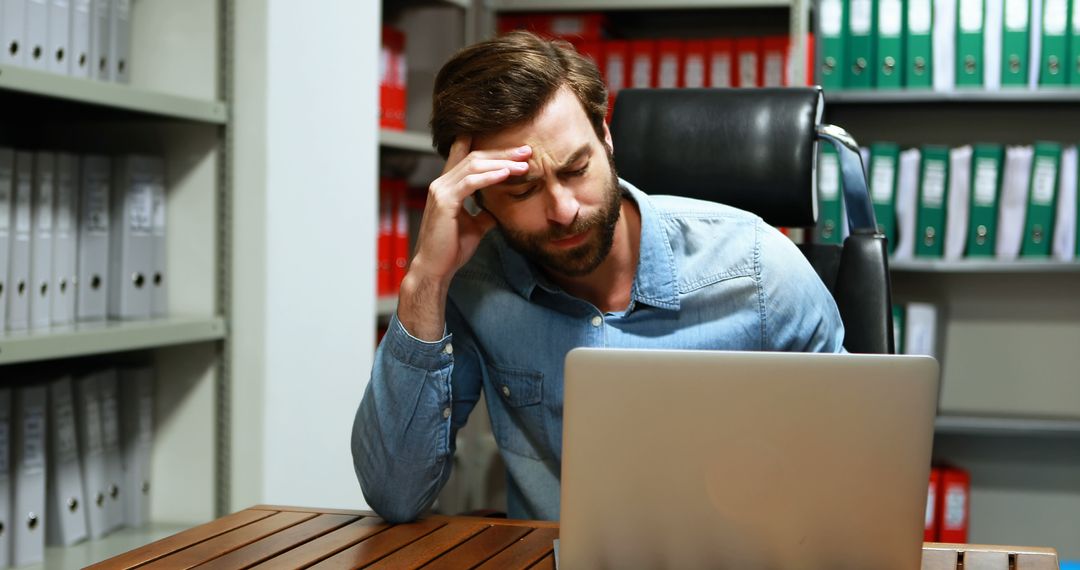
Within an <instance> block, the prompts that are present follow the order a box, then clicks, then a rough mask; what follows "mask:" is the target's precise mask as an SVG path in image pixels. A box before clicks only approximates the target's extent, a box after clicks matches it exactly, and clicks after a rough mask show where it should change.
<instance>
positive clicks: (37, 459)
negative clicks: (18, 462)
mask: <svg viewBox="0 0 1080 570" xmlns="http://www.w3.org/2000/svg"><path fill="white" fill-rule="evenodd" d="M22 447H23V455H22V468H23V469H25V470H27V471H30V470H37V469H43V468H44V467H45V408H44V407H41V406H27V408H26V416H25V417H24V418H23V434H22Z"/></svg>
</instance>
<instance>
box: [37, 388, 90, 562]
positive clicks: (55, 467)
mask: <svg viewBox="0 0 1080 570" xmlns="http://www.w3.org/2000/svg"><path fill="white" fill-rule="evenodd" d="M71 390H72V388H71V377H70V376H65V377H63V378H60V379H57V380H54V381H53V382H51V383H50V384H49V419H48V422H49V424H48V425H49V428H48V438H49V458H48V462H49V470H48V478H47V481H46V493H47V494H46V497H45V515H46V522H47V523H48V524H46V525H45V542H46V544H56V545H61V546H70V545H72V544H75V543H76V542H79V541H81V540H84V539H85V538H86V537H87V533H86V501H85V500H84V499H83V481H82V468H81V467H80V466H79V439H78V435H77V430H76V429H75V402H74V400H73V397H72V392H71Z"/></svg>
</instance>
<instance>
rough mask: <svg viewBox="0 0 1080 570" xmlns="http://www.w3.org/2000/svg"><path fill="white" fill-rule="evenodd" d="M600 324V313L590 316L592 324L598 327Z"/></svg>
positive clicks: (601, 320) (601, 318)
mask: <svg viewBox="0 0 1080 570" xmlns="http://www.w3.org/2000/svg"><path fill="white" fill-rule="evenodd" d="M602 324H604V318H603V317H601V316H600V315H596V316H595V317H593V318H592V326H594V327H598V326H600V325H602Z"/></svg>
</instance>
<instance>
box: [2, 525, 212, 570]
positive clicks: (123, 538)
mask: <svg viewBox="0 0 1080 570" xmlns="http://www.w3.org/2000/svg"><path fill="white" fill-rule="evenodd" d="M192 526H195V525H194V524H191V525H180V524H151V525H148V526H146V527H142V528H124V529H120V530H118V531H116V532H113V533H112V534H110V535H108V536H106V537H104V538H99V539H97V540H88V541H85V542H81V543H79V544H76V545H73V546H46V547H45V563H44V564H33V565H30V566H23V567H22V569H23V570H68V569H70V568H85V567H87V566H90V565H91V564H95V563H97V562H101V561H102V560H106V559H108V558H112V557H113V556H116V555H118V554H123V553H125V552H128V551H130V550H134V549H136V548H139V547H141V546H144V545H147V544H150V543H151V542H154V541H156V540H161V539H162V538H166V537H169V536H172V535H174V534H176V533H178V532H181V531H184V530H187V529H188V528H191V527H192Z"/></svg>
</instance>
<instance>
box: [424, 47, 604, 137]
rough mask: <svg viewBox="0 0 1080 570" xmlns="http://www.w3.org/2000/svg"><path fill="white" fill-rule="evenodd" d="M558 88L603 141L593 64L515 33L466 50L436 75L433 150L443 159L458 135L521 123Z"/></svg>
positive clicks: (600, 88) (600, 86)
mask: <svg viewBox="0 0 1080 570" xmlns="http://www.w3.org/2000/svg"><path fill="white" fill-rule="evenodd" d="M563 85H565V86H567V87H569V88H570V89H571V90H572V91H573V92H574V94H575V95H577V98H578V100H579V101H581V106H582V107H583V108H584V109H585V115H586V116H587V117H588V118H589V122H590V123H592V126H593V130H595V131H596V136H597V137H599V138H600V140H601V141H602V140H603V139H604V115H605V114H606V113H607V87H606V86H605V85H604V80H603V79H602V78H601V77H600V71H599V70H598V69H597V68H596V65H595V64H594V63H593V62H592V61H590V60H589V59H587V58H585V57H584V56H582V55H581V54H579V53H578V52H577V51H576V50H574V48H573V46H571V45H570V44H569V43H568V42H565V41H561V40H554V41H549V40H545V39H541V38H539V37H537V36H536V35H534V34H532V33H529V32H524V31H516V32H510V33H508V34H505V35H503V36H499V37H496V38H493V39H490V40H487V41H484V42H481V43H478V44H475V45H472V46H469V47H467V48H465V49H463V50H461V51H460V52H458V53H457V54H456V55H454V57H453V58H452V59H451V60H450V61H448V62H447V63H446V65H444V66H443V67H442V69H441V70H439V74H438V75H437V76H436V77H435V95H434V100H433V102H432V110H431V138H432V142H433V143H434V145H435V149H436V150H438V151H439V154H440V155H442V157H443V158H446V157H447V156H448V155H449V154H450V146H451V145H453V144H454V140H455V139H456V138H457V137H458V136H460V135H468V136H478V135H480V136H482V135H489V134H492V133H496V132H498V131H501V130H503V129H506V128H509V127H513V126H515V125H519V124H522V123H526V122H528V121H530V120H532V119H534V118H536V116H537V115H538V114H539V113H540V110H541V109H542V108H543V107H544V105H545V104H546V103H547V102H548V101H550V100H551V98H552V97H553V96H554V95H555V93H556V92H557V91H558V90H559V88H560V87H562V86H563Z"/></svg>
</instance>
